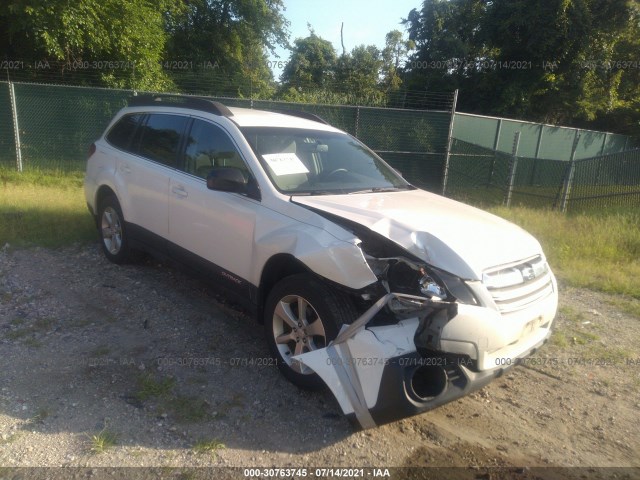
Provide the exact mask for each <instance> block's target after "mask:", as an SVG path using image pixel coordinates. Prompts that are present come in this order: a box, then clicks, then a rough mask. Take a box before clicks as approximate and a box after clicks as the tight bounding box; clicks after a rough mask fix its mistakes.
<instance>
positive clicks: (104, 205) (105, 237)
mask: <svg viewBox="0 0 640 480" xmlns="http://www.w3.org/2000/svg"><path fill="white" fill-rule="evenodd" d="M98 234H99V235H100V240H101V244H102V251H103V252H104V255H105V257H107V259H108V260H110V261H111V262H113V263H117V264H123V263H128V262H129V261H131V257H132V255H131V249H130V248H129V238H128V236H127V231H126V227H125V223H124V216H123V215H122V209H121V208H120V203H119V202H118V199H117V198H116V197H115V196H114V195H109V196H108V197H105V198H104V199H103V200H102V202H100V206H99V208H98Z"/></svg>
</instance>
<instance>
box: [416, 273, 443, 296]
mask: <svg viewBox="0 0 640 480" xmlns="http://www.w3.org/2000/svg"><path fill="white" fill-rule="evenodd" d="M418 285H419V286H420V288H419V289H420V293H422V294H423V295H424V296H425V297H427V298H434V299H436V300H444V299H445V298H447V292H446V290H445V289H444V288H442V287H441V286H440V285H438V283H437V282H436V281H435V280H434V279H433V278H431V277H430V276H429V274H428V273H426V274H425V275H424V276H423V277H422V278H421V279H420V280H419V282H418Z"/></svg>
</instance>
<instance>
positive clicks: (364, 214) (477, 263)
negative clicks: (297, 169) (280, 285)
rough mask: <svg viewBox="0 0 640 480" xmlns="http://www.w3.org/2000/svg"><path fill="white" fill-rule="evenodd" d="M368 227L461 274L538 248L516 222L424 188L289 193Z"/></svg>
mask: <svg viewBox="0 0 640 480" xmlns="http://www.w3.org/2000/svg"><path fill="white" fill-rule="evenodd" d="M292 201H293V202H294V203H298V204H300V205H307V206H309V207H312V208H315V209H318V210H322V211H324V212H327V213H330V214H333V215H336V216H339V217H342V218H345V219H348V220H351V221H353V222H356V223H359V224H361V225H364V226H365V227H368V228H369V229H370V230H373V231H374V232H376V233H379V234H380V235H383V236H385V237H387V238H388V239H389V240H391V241H393V242H395V243H397V244H398V245H400V246H401V247H403V248H405V249H406V250H408V251H409V252H411V253H412V254H414V255H415V256H417V257H418V258H421V259H422V260H424V261H425V262H427V263H429V264H430V265H433V266H434V267H437V268H441V269H442V270H445V271H447V272H449V273H452V274H454V275H457V276H459V277H462V278H465V279H470V280H480V279H481V278H482V272H483V270H485V269H487V268H490V267H496V266H498V265H503V264H506V263H510V262H515V261H518V260H524V259H526V258H529V257H532V256H534V255H539V254H542V249H541V248H540V244H539V243H538V241H537V240H536V239H535V238H533V237H532V236H531V235H529V234H528V233H527V232H525V231H524V230H522V229H521V228H520V227H518V226H516V225H514V224H512V223H510V222H507V221H506V220H503V219H501V218H499V217H496V216H495V215H492V214H490V213H487V212H485V211H483V210H479V209H477V208H474V207H470V206H469V205H465V204H464V203H460V202H456V201H454V200H449V199H447V198H444V197H441V196H440V195H436V194H433V193H429V192H426V191H424V190H411V191H403V192H389V193H364V194H353V195H330V196H329V195H327V196H311V197H301V196H296V197H293V198H292Z"/></svg>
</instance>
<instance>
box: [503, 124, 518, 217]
mask: <svg viewBox="0 0 640 480" xmlns="http://www.w3.org/2000/svg"><path fill="white" fill-rule="evenodd" d="M519 146H520V132H516V133H515V135H514V136H513V148H512V149H511V168H510V171H509V187H508V190H507V200H506V202H505V203H506V205H507V207H509V206H511V195H512V194H513V184H514V183H515V181H516V170H517V169H518V147H519Z"/></svg>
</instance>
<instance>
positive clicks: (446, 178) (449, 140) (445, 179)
mask: <svg viewBox="0 0 640 480" xmlns="http://www.w3.org/2000/svg"><path fill="white" fill-rule="evenodd" d="M457 103H458V89H457V88H456V91H455V92H453V104H452V105H451V120H449V136H448V138H447V151H446V153H445V157H444V169H443V172H442V196H443V197H444V196H445V195H446V194H447V183H448V181H449V158H450V157H451V144H452V143H453V120H454V118H455V116H456V104H457Z"/></svg>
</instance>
